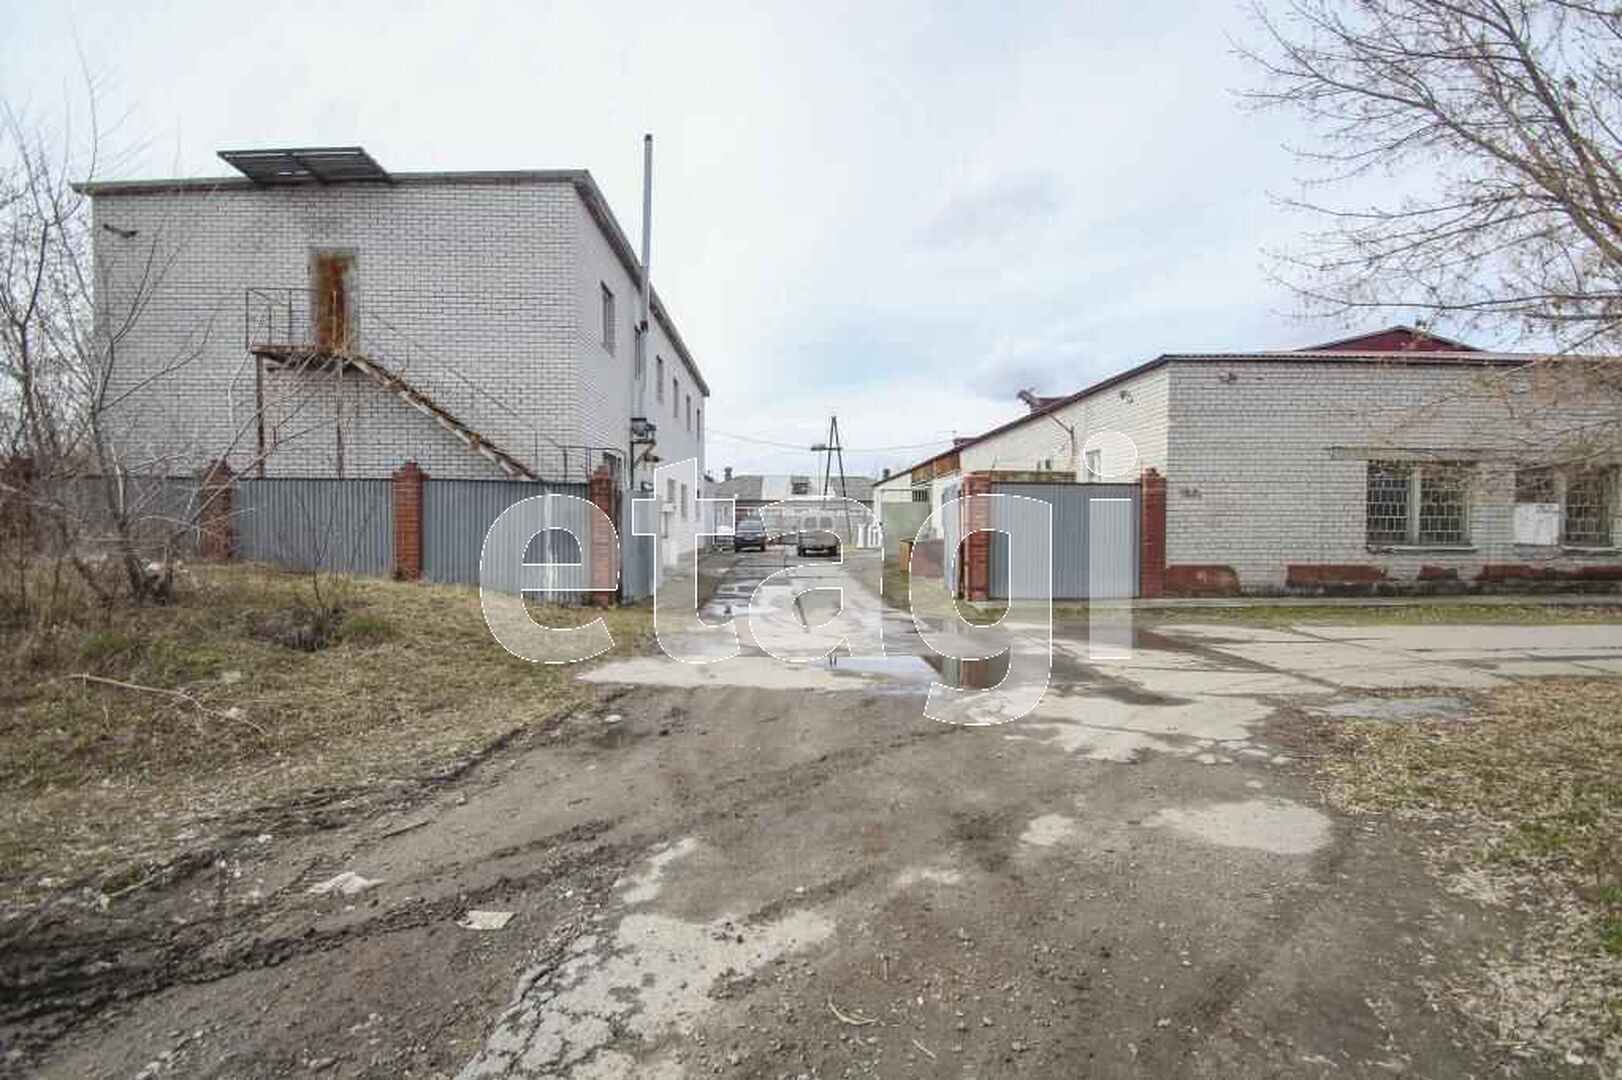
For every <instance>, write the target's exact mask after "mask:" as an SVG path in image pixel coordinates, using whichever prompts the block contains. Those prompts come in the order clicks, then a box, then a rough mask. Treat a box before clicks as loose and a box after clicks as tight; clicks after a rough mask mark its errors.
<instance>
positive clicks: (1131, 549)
mask: <svg viewBox="0 0 1622 1080" xmlns="http://www.w3.org/2000/svg"><path fill="white" fill-rule="evenodd" d="M991 491H992V494H995V495H1023V496H1025V497H1026V498H1031V499H1040V500H1042V501H1043V502H1046V503H1047V504H1049V505H1050V506H1051V507H1052V508H1053V570H1052V575H1053V576H1052V590H1053V591H1052V596H1053V599H1055V600H1085V599H1088V598H1089V597H1094V596H1096V597H1099V598H1119V597H1130V596H1136V595H1137V582H1138V520H1139V513H1138V498H1139V491H1138V485H1137V484H1039V483H1011V482H1010V483H1000V484H995V483H994V484H992V485H991ZM1017 507H1018V504H1017V503H1016V504H1013V505H1012V507H1011V508H1008V509H999V510H997V511H994V512H993V515H992V523H993V524H994V525H997V526H999V527H1002V528H1007V527H1009V526H1010V525H1011V524H1015V523H1016V519H1017V516H1018V509H1017ZM1010 515H1012V516H1010ZM1015 556H1016V557H1015V558H1014V559H1013V560H1012V568H1010V559H1009V545H1008V541H1007V537H1006V536H1004V535H1003V534H1000V533H998V534H994V535H993V536H992V543H991V594H992V596H994V597H997V598H998V599H1008V598H1009V593H1010V591H1011V592H1012V594H1013V597H1014V598H1015V599H1026V598H1031V597H1038V596H1041V595H1042V594H1043V592H1044V590H1045V587H1046V584H1047V583H1045V582H1043V581H1041V580H1039V578H1040V574H1039V572H1037V571H1036V570H1035V569H1033V568H1034V567H1036V566H1037V560H1036V559H1034V558H1033V557H1032V555H1031V554H1030V553H1027V554H1025V555H1024V556H1021V555H1020V553H1019V552H1017V551H1016V552H1015ZM1010 570H1012V574H1013V580H1012V581H1010V578H1009V575H1010Z"/></svg>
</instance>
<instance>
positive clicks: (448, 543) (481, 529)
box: [422, 478, 591, 600]
mask: <svg viewBox="0 0 1622 1080" xmlns="http://www.w3.org/2000/svg"><path fill="white" fill-rule="evenodd" d="M549 494H558V495H572V496H574V497H575V498H577V499H586V498H587V497H588V494H589V492H588V490H587V487H586V485H585V484H548V483H536V482H533V481H525V480H434V479H432V478H430V479H428V480H425V481H423V490H422V504H423V505H422V516H423V534H422V574H423V577H425V578H427V579H428V580H430V581H440V582H446V583H448V584H457V585H477V584H479V559H480V556H481V555H482V553H483V551H484V541H485V534H486V533H488V532H489V531H490V525H491V523H492V522H494V521H495V520H496V518H497V517H498V516H500V514H501V512H502V511H504V510H506V509H507V508H508V507H509V506H511V505H513V504H514V503H516V502H520V501H522V500H524V499H530V498H534V497H536V496H544V495H549ZM535 523H536V524H537V525H538V526H540V525H544V527H545V531H542V532H540V533H539V535H536V536H535V537H534V539H533V540H531V541H530V544H529V547H528V548H527V550H525V551H522V552H520V551H517V550H504V549H498V550H495V551H492V552H491V557H490V560H489V565H490V567H491V577H490V579H489V580H487V581H486V582H485V584H486V585H488V586H491V587H493V588H497V589H502V590H504V591H508V592H516V591H517V589H518V582H519V581H520V574H521V573H522V571H521V569H520V568H521V567H522V565H523V564H524V563H525V562H530V563H555V564H562V565H558V566H557V567H556V568H555V569H552V570H548V571H546V572H545V573H546V574H548V575H550V581H551V582H552V583H553V587H552V588H549V589H547V590H545V592H544V595H545V597H546V598H548V599H557V600H563V599H577V598H578V593H579V590H580V589H581V588H582V587H583V586H584V585H585V584H586V583H587V580H588V579H587V575H588V573H589V570H588V567H587V565H586V558H585V553H586V552H588V551H589V550H590V543H591V515H590V511H588V510H585V509H584V508H582V507H580V506H579V505H578V504H576V503H573V502H571V501H570V500H568V499H555V500H548V501H547V504H546V505H545V506H544V507H543V508H542V511H541V513H539V514H538V515H537V517H536V519H535ZM570 534H573V535H572V536H571V535H570Z"/></svg>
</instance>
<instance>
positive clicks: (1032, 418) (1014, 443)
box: [876, 326, 1622, 598]
mask: <svg viewBox="0 0 1622 1080" xmlns="http://www.w3.org/2000/svg"><path fill="white" fill-rule="evenodd" d="M1619 363H1622V362H1619V361H1616V360H1612V359H1610V358H1594V357H1590V358H1563V359H1548V358H1544V357H1540V356H1538V355H1534V354H1526V353H1498V352H1487V351H1483V350H1479V349H1475V348H1473V347H1471V346H1469V345H1466V344H1463V343H1460V342H1456V341H1450V340H1447V339H1445V338H1440V337H1435V336H1432V335H1429V334H1426V333H1423V332H1421V331H1418V330H1415V329H1413V328H1410V327H1401V326H1399V327H1392V328H1390V329H1387V330H1383V331H1380V332H1378V333H1374V334H1368V335H1364V336H1360V337H1354V338H1347V339H1343V340H1339V341H1333V342H1328V343H1325V344H1322V345H1317V346H1313V347H1310V348H1306V349H1301V350H1296V351H1279V352H1241V353H1182V354H1166V355H1162V356H1158V357H1156V358H1155V359H1153V360H1150V361H1148V362H1147V363H1144V364H1141V365H1139V366H1137V367H1135V368H1132V369H1130V370H1128V371H1123V372H1121V373H1119V374H1116V375H1113V376H1111V377H1109V378H1107V379H1104V380H1101V381H1100V382H1098V383H1095V384H1094V385H1092V386H1089V387H1087V388H1086V389H1084V390H1082V391H1079V392H1078V393H1075V394H1072V395H1070V396H1069V397H1065V398H1061V399H1057V400H1054V399H1051V398H1035V400H1034V401H1026V404H1027V406H1028V411H1027V412H1026V413H1024V414H1022V415H1021V416H1019V417H1017V418H1016V419H1014V420H1011V421H1009V422H1008V423H1007V424H1004V425H1001V426H999V427H997V428H993V429H992V430H990V431H988V432H986V433H984V434H982V435H979V436H976V437H974V438H971V439H961V440H958V443H957V445H955V446H954V447H952V448H951V449H950V450H946V451H943V452H941V453H939V454H936V455H934V456H933V457H930V458H928V459H926V460H924V461H921V462H919V463H918V464H917V465H915V466H913V467H912V468H911V469H907V470H904V471H901V472H898V473H896V474H894V475H892V476H890V477H888V478H886V479H885V480H883V481H881V482H880V483H879V484H878V485H877V492H876V498H877V505H878V508H879V513H880V516H881V519H882V520H883V521H884V522H885V525H886V532H887V536H901V535H905V534H906V531H907V528H908V527H909V526H910V527H911V528H912V529H914V530H916V528H917V523H919V522H921V521H923V519H924V518H925V517H927V516H929V515H930V514H934V515H936V517H937V519H939V518H940V517H941V516H942V515H941V510H942V507H943V505H944V504H945V503H947V502H949V501H951V500H953V499H955V498H956V497H957V496H958V495H960V494H962V493H964V492H965V491H968V490H971V489H973V490H988V491H989V490H997V491H1002V492H1006V493H1011V494H1013V493H1023V494H1028V495H1033V496H1036V497H1040V498H1045V499H1048V500H1049V501H1052V502H1054V503H1055V537H1054V540H1055V552H1054V560H1055V571H1054V574H1055V578H1056V579H1057V578H1059V577H1060V576H1061V564H1065V563H1069V564H1074V565H1071V566H1070V572H1068V573H1065V574H1063V575H1062V576H1064V577H1065V579H1066V580H1067V581H1069V582H1071V586H1070V592H1071V593H1072V594H1073V595H1074V598H1080V597H1085V596H1087V595H1088V588H1087V573H1086V569H1087V568H1086V566H1085V565H1081V564H1083V563H1085V562H1087V561H1088V560H1095V559H1096V558H1097V557H1098V555H1097V552H1096V551H1093V550H1091V549H1090V547H1089V544H1088V537H1087V522H1086V520H1085V519H1086V516H1087V514H1089V513H1092V512H1093V508H1092V504H1091V501H1090V500H1089V497H1088V495H1087V493H1086V492H1083V491H1079V490H1072V489H1079V488H1084V487H1087V486H1089V485H1111V486H1121V485H1125V486H1128V487H1130V488H1132V489H1134V493H1133V495H1132V497H1133V498H1135V499H1136V500H1137V504H1136V506H1137V509H1136V518H1137V527H1136V529H1135V538H1134V540H1133V545H1134V548H1135V552H1136V554H1135V559H1136V563H1137V566H1136V571H1135V574H1136V577H1137V580H1138V588H1137V593H1138V595H1142V596H1158V595H1224V594H1233V593H1241V592H1243V593H1284V592H1296V593H1337V592H1345V593H1356V592H1408V591H1464V590H1468V589H1476V588H1496V587H1521V586H1548V587H1559V588H1607V589H1608V588H1611V587H1613V584H1614V583H1617V582H1622V552H1619V550H1618V539H1619V536H1622V520H1619V510H1618V498H1617V466H1618V457H1617V447H1616V446H1615V445H1614V444H1610V445H1607V444H1605V443H1604V442H1603V441H1597V442H1596V441H1593V440H1591V441H1590V445H1589V446H1588V448H1587V449H1586V450H1585V451H1584V452H1583V453H1582V454H1581V455H1580V456H1574V455H1573V453H1572V451H1571V448H1570V444H1569V439H1570V437H1571V436H1572V435H1573V434H1581V433H1584V432H1595V431H1607V430H1608V431H1613V432H1614V431H1615V430H1616V422H1617V417H1618V413H1619V411H1622V410H1619V407H1618V402H1617V400H1616V399H1615V395H1614V391H1609V390H1608V387H1609V386H1610V385H1614V380H1612V381H1611V382H1609V383H1608V382H1607V381H1606V380H1605V379H1603V378H1598V379H1597V378H1594V377H1593V376H1594V375H1595V374H1596V373H1598V372H1601V371H1605V370H1611V369H1612V368H1614V366H1616V365H1618V364H1619ZM1032 397H1033V398H1034V395H1032ZM1071 503H1074V505H1075V508H1076V509H1075V512H1074V513H1069V512H1067V511H1066V507H1068V506H1069V505H1070V504H1071ZM1061 504H1062V505H1061ZM937 535H939V533H937ZM888 547H889V542H888V540H887V553H888ZM1016 555H1017V553H1016ZM988 557H989V558H990V559H991V561H992V563H993V564H994V565H993V567H992V569H991V571H989V578H990V582H989V585H988V591H989V593H990V594H991V595H995V594H996V593H997V592H998V590H999V589H1002V588H1006V584H1005V583H1002V584H1000V583H999V580H998V574H997V572H996V562H997V554H996V549H995V543H993V547H992V554H991V555H990V556H988ZM962 572H963V573H964V574H965V575H966V572H967V568H965V569H964V571H962ZM963 588H964V589H965V590H966V591H972V590H968V587H967V585H966V584H965V585H963ZM1060 595H1061V598H1067V597H1065V596H1064V590H1060Z"/></svg>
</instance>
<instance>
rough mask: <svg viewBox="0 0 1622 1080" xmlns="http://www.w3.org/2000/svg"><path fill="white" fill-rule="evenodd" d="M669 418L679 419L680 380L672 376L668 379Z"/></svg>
mask: <svg viewBox="0 0 1622 1080" xmlns="http://www.w3.org/2000/svg"><path fill="white" fill-rule="evenodd" d="M670 418H671V419H672V420H680V419H681V380H680V379H678V378H677V377H676V376H674V375H672V376H671V377H670Z"/></svg>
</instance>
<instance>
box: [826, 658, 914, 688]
mask: <svg viewBox="0 0 1622 1080" xmlns="http://www.w3.org/2000/svg"><path fill="white" fill-rule="evenodd" d="M833 670H835V671H842V672H850V673H854V674H857V675H877V676H881V677H883V678H886V679H896V680H899V681H901V682H909V683H919V684H922V685H928V684H929V683H931V682H933V681H934V680H935V679H936V678H937V674H936V671H935V669H934V668H933V667H931V666H930V665H929V664H928V663H926V662H925V661H924V660H922V659H920V658H919V657H916V656H844V655H841V656H839V657H838V658H837V659H836V660H835V661H834V665H833Z"/></svg>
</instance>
